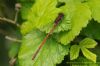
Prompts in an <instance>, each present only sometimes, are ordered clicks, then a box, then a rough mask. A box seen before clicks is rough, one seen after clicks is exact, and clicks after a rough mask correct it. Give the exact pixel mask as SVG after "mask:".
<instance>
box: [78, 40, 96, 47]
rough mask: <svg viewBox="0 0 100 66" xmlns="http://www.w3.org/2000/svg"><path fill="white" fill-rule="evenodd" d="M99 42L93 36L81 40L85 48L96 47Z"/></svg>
mask: <svg viewBox="0 0 100 66" xmlns="http://www.w3.org/2000/svg"><path fill="white" fill-rule="evenodd" d="M96 45H97V42H96V41H95V40H93V39H91V38H85V39H84V40H82V41H81V42H80V46H81V47H84V48H95V46H96Z"/></svg>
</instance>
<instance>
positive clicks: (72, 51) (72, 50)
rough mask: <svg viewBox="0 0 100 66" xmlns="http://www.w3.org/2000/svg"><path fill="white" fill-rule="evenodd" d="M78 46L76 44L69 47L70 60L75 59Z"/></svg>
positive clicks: (77, 53) (78, 49) (77, 54)
mask: <svg viewBox="0 0 100 66" xmlns="http://www.w3.org/2000/svg"><path fill="white" fill-rule="evenodd" d="M79 51H80V47H79V46H78V45H72V46H71V48H70V60H74V59H77V58H78V56H79Z"/></svg>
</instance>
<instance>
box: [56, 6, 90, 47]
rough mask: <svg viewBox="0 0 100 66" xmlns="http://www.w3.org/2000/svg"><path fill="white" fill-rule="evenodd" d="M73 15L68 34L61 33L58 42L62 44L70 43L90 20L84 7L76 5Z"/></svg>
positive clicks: (88, 12) (86, 8)
mask: <svg viewBox="0 0 100 66" xmlns="http://www.w3.org/2000/svg"><path fill="white" fill-rule="evenodd" d="M76 7H77V8H76V10H75V13H74V15H73V17H72V22H71V23H72V29H71V30H70V31H68V32H64V33H61V34H60V35H59V36H60V37H59V39H58V41H59V42H61V43H62V44H65V45H66V44H68V43H70V42H71V41H72V40H73V39H74V38H75V37H76V36H77V35H79V33H80V31H81V30H82V28H83V27H85V26H86V25H87V24H88V20H89V19H90V18H91V12H90V10H89V8H88V7H87V6H86V5H83V4H82V5H78V6H76ZM80 14H81V15H80Z"/></svg>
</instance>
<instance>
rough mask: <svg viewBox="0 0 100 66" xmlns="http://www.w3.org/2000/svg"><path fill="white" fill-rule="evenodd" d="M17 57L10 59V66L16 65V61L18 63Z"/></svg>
mask: <svg viewBox="0 0 100 66" xmlns="http://www.w3.org/2000/svg"><path fill="white" fill-rule="evenodd" d="M16 60H17V59H16V58H12V59H11V60H10V61H9V64H10V66H14V65H15V63H16Z"/></svg>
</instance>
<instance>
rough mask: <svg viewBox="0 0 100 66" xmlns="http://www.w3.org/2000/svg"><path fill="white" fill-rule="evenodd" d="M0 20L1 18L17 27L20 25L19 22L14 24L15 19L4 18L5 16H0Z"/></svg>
mask: <svg viewBox="0 0 100 66" xmlns="http://www.w3.org/2000/svg"><path fill="white" fill-rule="evenodd" d="M0 20H1V21H6V22H8V23H11V24H14V25H16V26H17V27H19V26H20V25H19V24H16V23H15V21H13V20H11V19H7V18H5V17H0Z"/></svg>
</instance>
